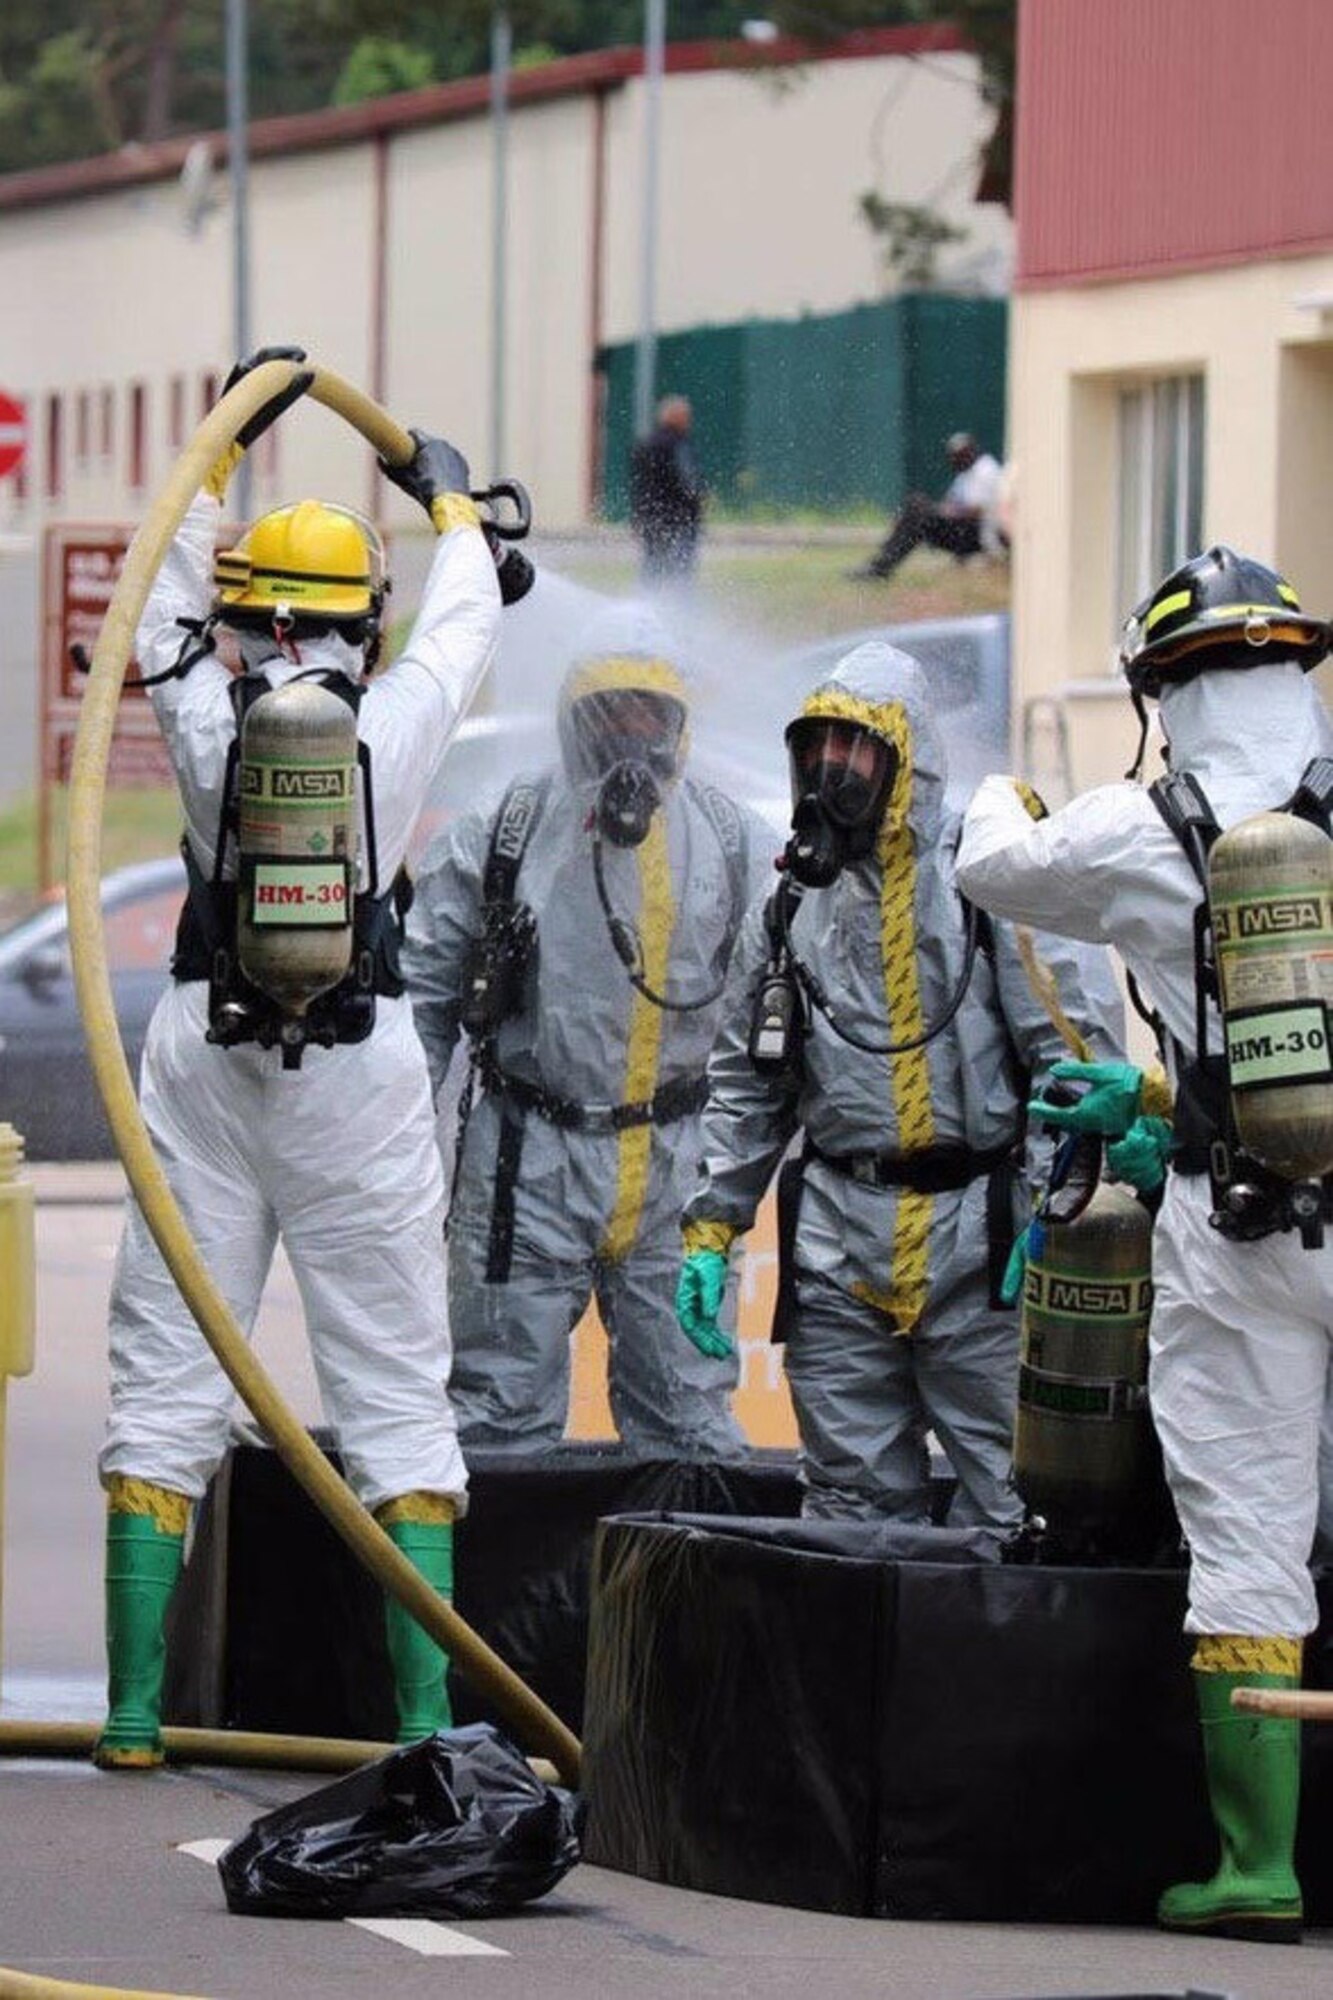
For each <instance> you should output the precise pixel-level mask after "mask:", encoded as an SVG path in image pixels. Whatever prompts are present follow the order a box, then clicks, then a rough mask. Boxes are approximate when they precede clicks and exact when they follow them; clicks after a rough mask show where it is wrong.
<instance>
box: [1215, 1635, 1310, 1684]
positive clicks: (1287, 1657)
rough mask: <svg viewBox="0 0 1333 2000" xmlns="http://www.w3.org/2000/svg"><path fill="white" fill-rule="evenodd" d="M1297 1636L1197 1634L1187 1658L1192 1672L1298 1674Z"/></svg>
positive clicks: (1299, 1664) (1299, 1667)
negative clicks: (1192, 1653) (1254, 1636)
mask: <svg viewBox="0 0 1333 2000" xmlns="http://www.w3.org/2000/svg"><path fill="white" fill-rule="evenodd" d="M1302 1643H1303V1642H1302V1641H1301V1640H1300V1639H1284V1638H1280V1637H1278V1638H1251V1637H1250V1636H1249V1635H1248V1634H1246V1633H1243V1632H1204V1633H1201V1634H1200V1636H1199V1639H1198V1641H1197V1643H1196V1645H1195V1648H1194V1656H1193V1658H1192V1659H1191V1661H1190V1665H1191V1666H1192V1667H1193V1669H1194V1671H1195V1673H1196V1674H1285V1675H1287V1676H1289V1677H1290V1679H1292V1680H1296V1681H1298V1680H1299V1679H1300V1677H1301V1651H1302Z"/></svg>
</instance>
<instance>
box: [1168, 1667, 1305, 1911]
mask: <svg viewBox="0 0 1333 2000" xmlns="http://www.w3.org/2000/svg"><path fill="white" fill-rule="evenodd" d="M1194 1681H1195V1688H1196V1691H1197V1694H1198V1701H1199V1717H1200V1720H1201V1722H1202V1725H1203V1749H1204V1761H1205V1764H1206V1767H1207V1772H1208V1795H1209V1799H1210V1801H1211V1804H1212V1809H1213V1818H1214V1820H1215V1821H1216V1822H1217V1831H1218V1838H1219V1841H1220V1844H1221V1850H1222V1853H1221V1862H1220V1865H1219V1867H1218V1870H1217V1873H1216V1874H1215V1875H1214V1876H1213V1878H1212V1880H1211V1881H1210V1882H1178V1883H1177V1884H1176V1885H1175V1887H1174V1888H1171V1889H1168V1890H1167V1891H1166V1893H1165V1895H1164V1896H1163V1897H1162V1899H1161V1901H1160V1902H1159V1903H1158V1906H1157V1921H1158V1923H1159V1924H1161V1926H1162V1927H1163V1929H1164V1930H1169V1931H1191V1932H1194V1933H1196V1934H1198V1935H1203V1936H1209V1937H1228V1938H1246V1939H1249V1940H1250V1941H1251V1942H1253V1943H1259V1944H1299V1943H1300V1941H1301V1889H1300V1884H1299V1882H1298V1881H1297V1880H1296V1876H1295V1872H1294V1870H1293V1867H1292V1850H1293V1848H1294V1845H1295V1840H1296V1809H1297V1806H1298V1804H1299V1800H1300V1779H1301V1738H1300V1729H1301V1725H1300V1723H1299V1722H1297V1721H1296V1720H1295V1719H1294V1718H1291V1717H1288V1716H1282V1715H1246V1714H1244V1713H1243V1712H1242V1711H1240V1710H1238V1709H1233V1708H1232V1706H1231V1690H1232V1689H1233V1688H1237V1687H1276V1688H1290V1687H1297V1686H1299V1684H1300V1679H1299V1675H1292V1674H1279V1673H1198V1672H1196V1674H1195V1676H1194Z"/></svg>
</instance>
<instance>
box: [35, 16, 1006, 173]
mask: <svg viewBox="0 0 1333 2000" xmlns="http://www.w3.org/2000/svg"><path fill="white" fill-rule="evenodd" d="M1015 7H1016V0H881V4H879V5H873V4H872V5H867V4H866V0H818V4H815V0H771V4H770V5H768V6H767V7H766V8H765V7H764V6H763V0H670V8H669V14H668V28H669V33H670V35H671V38H672V40H673V41H690V40H695V39H699V38H707V37H710V36H729V37H734V36H736V35H737V34H738V33H739V30H740V25H741V22H742V21H743V20H744V19H745V18H746V17H747V16H748V15H750V14H752V13H754V12H755V11H756V9H762V11H764V12H766V14H767V16H768V18H770V19H771V20H773V21H775V22H776V23H777V25H778V27H779V28H781V29H783V30H784V31H785V32H786V33H788V34H793V35H797V36H800V37H802V38H803V39H805V40H806V41H809V42H811V43H814V44H818V43H820V42H824V41H828V40H830V39H835V38H837V37H839V36H842V35H845V34H847V33H849V32H850V31H853V30H855V29H857V28H864V27H877V26H882V25H884V24H886V23H895V22H905V21H953V22H956V23H957V25H958V26H959V27H961V28H962V30H963V31H964V33H965V34H966V35H967V36H968V37H969V39H970V40H971V42H972V43H973V45H974V47H975V48H976V49H977V52H978V55H979V57H980V60H981V70H982V89H983V91H984V93H985V95H986V99H987V102H988V103H991V104H993V105H994V106H995V110H996V124H995V130H994V132H993V134H992V136H991V139H990V141H989V143H988V145H987V148H986V153H985V157H984V160H983V163H982V176H981V184H980V187H979V190H978V191H979V193H980V194H981V196H982V198H983V199H986V200H1003V201H1007V200H1008V198H1009V172H1010V168H1009V151H1010V134H1011V130H1012V103H1013V82H1014V14H1015ZM493 13H494V4H493V0H451V4H450V5H449V6H447V7H442V6H441V5H439V0H249V16H248V18H249V35H250V64H249V98H250V111H251V115H252V117H256V118H263V117H268V116H273V115H277V114H279V113H287V112H294V111H310V110H314V109H316V108H318V107H319V106H322V105H326V104H331V103H335V102H337V103H345V102H349V101H354V100H355V99H356V98H359V97H366V96H378V95H381V94H383V93H384V92H386V91H391V90H401V89H413V88H415V87H417V86H418V85H419V84H421V83H423V82H427V81H429V80H431V79H432V78H438V79H440V80H447V79H448V78H451V77H458V76H469V75H475V74H477V73H478V72H479V71H482V70H484V69H485V68H486V65H487V62H488V61H489V50H490V31H491V21H492V17H493ZM509 14H510V18H511V22H512V25H513V32H514V38H515V42H516V44H517V46H518V48H519V50H520V60H521V61H525V62H526V61H529V60H533V59H536V58H537V57H538V55H539V54H540V53H543V52H549V53H553V54H555V55H573V54H577V53H579V52H581V51H583V50H586V49H598V48H607V47H611V46H613V45H616V44H626V43H629V44H633V43H637V42H638V41H639V40H640V39H641V38H642V34H643V0H509ZM225 20H226V10H225V7H224V6H223V4H222V0H0V172H12V171H14V170H15V169H17V168H21V167H31V166H41V165H45V164H46V163H48V162H50V161H55V160H66V159H82V158H85V157H87V156H88V155H89V154H92V153H99V152H106V151H111V150H114V149H115V148H116V147H118V146H124V145H128V144H131V143H134V142H140V143H150V142H152V141H153V140H156V139H161V138H166V137H169V136H171V135H173V134H181V133H186V132H198V131H205V130H209V129H216V128H218V127H220V126H221V125H222V124H224V123H225V117H226V65H225V48H224V33H225ZM764 60H765V58H764V56H763V55H762V54H760V53H756V56H755V61H756V64H757V65H758V64H759V63H760V62H762V61H764ZM349 93H350V95H349Z"/></svg>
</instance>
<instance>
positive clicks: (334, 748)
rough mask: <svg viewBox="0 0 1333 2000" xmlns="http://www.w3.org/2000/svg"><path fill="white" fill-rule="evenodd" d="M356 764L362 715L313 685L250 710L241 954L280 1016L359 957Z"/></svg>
mask: <svg viewBox="0 0 1333 2000" xmlns="http://www.w3.org/2000/svg"><path fill="white" fill-rule="evenodd" d="M356 769H357V736H356V716H355V714H354V713H353V711H352V709H351V708H350V707H349V706H348V704H347V703H346V702H345V701H343V700H341V699H340V698H339V696H337V695H336V694H333V693H331V692H330V690H329V689H328V688H326V687H322V686H321V685H320V684H319V683H318V682H317V681H288V682H287V683H286V685H285V686H283V687H280V688H274V689H272V690H271V691H270V692H269V693H268V694H264V695H261V696H260V697H259V699H258V701H256V702H254V703H253V704H252V706H251V707H250V708H249V709H248V710H247V711H246V714H245V719H244V721H243V723H242V725H241V747H240V825H239V832H238V844H239V849H240V863H239V869H238V874H239V891H240V894H239V899H238V915H237V936H236V951H237V958H238V959H239V961H240V966H241V970H242V972H244V974H245V976H246V978H247V979H249V980H251V981H253V983H254V984H255V985H256V986H257V987H258V988H259V989H260V991H261V992H262V993H266V994H267V995H268V996H269V998H270V999H271V1000H273V1001H274V1002H276V1004H277V1005H278V1007H279V1008H280V1009H281V1010H282V1012H283V1013H284V1014H289V1015H296V1016H299V1015H301V1014H303V1013H304V1012H305V1010H306V1008H307V1007H308V1006H309V1004H310V1002H311V1001H312V1000H314V999H316V998H317V997H318V995H319V994H321V993H326V992H327V991H328V990H329V988H330V987H332V986H336V985H337V983H338V981H339V980H340V979H341V978H342V977H343V975H344V973H345V972H346V971H347V969H348V967H349V965H350V963H351V956H352V904H353V898H354V895H355V890H356V828H357V800H356Z"/></svg>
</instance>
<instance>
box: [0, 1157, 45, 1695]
mask: <svg viewBox="0 0 1333 2000" xmlns="http://www.w3.org/2000/svg"><path fill="white" fill-rule="evenodd" d="M33 1196H34V1190H33V1184H32V1181H31V1180H30V1179H29V1177H28V1176H27V1175H26V1174H25V1173H24V1172H23V1139H22V1136H21V1134H20V1133H18V1132H16V1131H15V1130H14V1127H13V1126H12V1125H6V1124H4V1123H3V1122H0V1657H3V1635H4V1616H3V1612H4V1553H5V1395H6V1391H7V1388H8V1384H9V1377H10V1376H11V1375H31V1373H32V1364H33V1327H34V1323H35V1321H36V1317H37V1313H36V1296H37V1295H36V1285H35V1279H34V1276H33V1273H34V1270H35V1267H36V1253H35V1247H34V1246H35V1232H34V1228H33V1213H34V1202H33Z"/></svg>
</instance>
